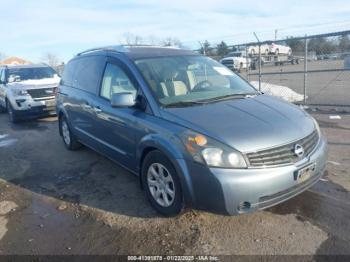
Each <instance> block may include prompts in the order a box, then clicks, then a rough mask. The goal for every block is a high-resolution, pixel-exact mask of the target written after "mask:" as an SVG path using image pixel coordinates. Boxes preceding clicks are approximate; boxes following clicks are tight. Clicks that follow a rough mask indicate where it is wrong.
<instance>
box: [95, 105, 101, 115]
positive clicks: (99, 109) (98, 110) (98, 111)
mask: <svg viewBox="0 0 350 262" xmlns="http://www.w3.org/2000/svg"><path fill="white" fill-rule="evenodd" d="M94 111H95V112H96V113H97V114H98V113H101V112H102V109H101V108H100V107H99V106H96V107H94Z"/></svg>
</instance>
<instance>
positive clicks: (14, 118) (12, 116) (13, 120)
mask: <svg viewBox="0 0 350 262" xmlns="http://www.w3.org/2000/svg"><path fill="white" fill-rule="evenodd" d="M6 108H7V113H8V115H9V120H10V122H11V123H17V122H18V117H17V116H16V114H15V110H14V109H13V107H12V105H11V103H10V101H8V100H7V101H6Z"/></svg>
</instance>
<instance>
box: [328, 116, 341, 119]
mask: <svg viewBox="0 0 350 262" xmlns="http://www.w3.org/2000/svg"><path fill="white" fill-rule="evenodd" d="M329 119H341V116H339V115H334V116H329Z"/></svg>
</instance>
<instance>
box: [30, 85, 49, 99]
mask: <svg viewBox="0 0 350 262" xmlns="http://www.w3.org/2000/svg"><path fill="white" fill-rule="evenodd" d="M27 92H28V94H29V95H30V96H31V97H32V98H34V99H35V98H43V97H52V96H54V95H55V93H54V88H52V87H50V88H40V89H28V90H27Z"/></svg>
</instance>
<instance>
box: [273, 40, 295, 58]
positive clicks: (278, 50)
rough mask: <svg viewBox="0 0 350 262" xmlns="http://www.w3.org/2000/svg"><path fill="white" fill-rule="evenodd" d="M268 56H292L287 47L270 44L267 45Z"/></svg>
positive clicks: (290, 50)
mask: <svg viewBox="0 0 350 262" xmlns="http://www.w3.org/2000/svg"><path fill="white" fill-rule="evenodd" d="M269 54H274V55H289V56H290V55H292V49H291V48H290V47H289V46H287V45H277V44H275V43H272V44H271V45H269Z"/></svg>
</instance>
